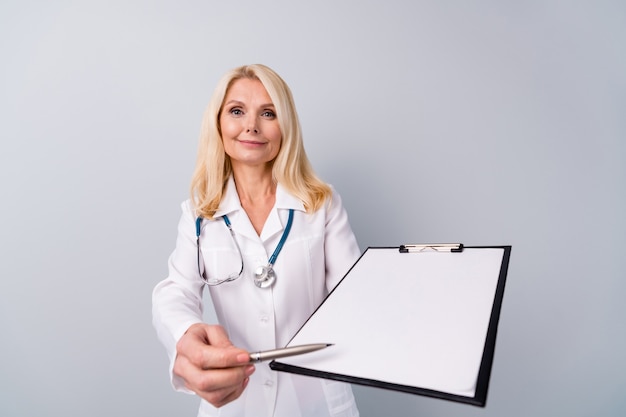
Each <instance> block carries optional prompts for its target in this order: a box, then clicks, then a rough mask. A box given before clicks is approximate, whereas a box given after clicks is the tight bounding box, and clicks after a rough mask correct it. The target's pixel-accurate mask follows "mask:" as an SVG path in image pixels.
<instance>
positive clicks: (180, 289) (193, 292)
mask: <svg viewBox="0 0 626 417" xmlns="http://www.w3.org/2000/svg"><path fill="white" fill-rule="evenodd" d="M181 207H182V211H183V213H182V216H181V218H180V221H179V223H178V237H177V239H176V248H175V249H174V252H173V253H172V254H171V255H170V257H169V260H168V270H169V273H168V277H167V278H166V279H164V280H163V281H161V282H159V283H158V284H157V285H156V287H155V288H154V291H153V292H152V324H153V325H154V328H155V329H156V333H157V336H158V338H159V340H160V341H161V343H162V344H163V345H164V346H165V350H166V351H167V355H168V357H169V360H170V367H169V370H170V377H171V381H172V386H173V387H174V389H175V390H177V391H183V392H188V393H191V391H189V390H187V389H186V388H185V387H184V382H183V381H182V380H181V379H180V378H178V377H176V376H175V375H174V374H173V372H172V368H173V366H174V360H175V359H176V343H177V342H178V340H179V339H180V338H181V336H182V335H183V334H184V333H185V332H186V331H187V329H188V328H189V327H190V326H191V325H192V324H194V323H199V322H202V311H203V307H202V289H203V281H202V280H201V279H200V276H199V274H198V266H197V248H196V235H195V218H194V216H193V214H192V210H191V206H190V203H189V201H186V202H185V203H183V204H182V206H181Z"/></svg>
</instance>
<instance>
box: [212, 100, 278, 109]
mask: <svg viewBox="0 0 626 417" xmlns="http://www.w3.org/2000/svg"><path fill="white" fill-rule="evenodd" d="M231 104H236V105H240V106H243V105H244V103H243V102H242V101H239V100H229V101H227V102H226V103H224V106H229V105H231ZM259 107H261V108H267V107H272V108H274V107H275V106H274V103H266V104H262V105H260V106H259Z"/></svg>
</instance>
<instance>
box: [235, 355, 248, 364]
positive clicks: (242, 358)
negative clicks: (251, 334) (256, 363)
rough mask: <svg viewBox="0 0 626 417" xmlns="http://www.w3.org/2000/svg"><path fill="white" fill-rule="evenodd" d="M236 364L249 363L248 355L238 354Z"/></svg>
mask: <svg viewBox="0 0 626 417" xmlns="http://www.w3.org/2000/svg"><path fill="white" fill-rule="evenodd" d="M237 362H239V363H247V362H250V355H248V354H247V353H240V354H239V355H237Z"/></svg>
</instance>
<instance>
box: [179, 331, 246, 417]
mask: <svg viewBox="0 0 626 417" xmlns="http://www.w3.org/2000/svg"><path fill="white" fill-rule="evenodd" d="M176 352H177V355H176V359H175V361H174V374H175V375H177V376H179V377H181V378H182V379H183V380H184V381H185V386H186V387H187V388H189V389H190V390H192V391H193V392H195V393H196V394H198V395H199V396H200V397H202V398H204V399H205V400H206V401H208V402H209V403H211V404H213V406H215V407H221V406H223V405H226V404H228V403H229V402H231V401H233V400H236V399H237V398H239V396H240V395H241V393H242V392H243V390H244V389H245V388H246V386H247V385H248V381H249V377H250V375H252V373H253V372H254V365H250V363H249V362H250V355H249V353H248V352H247V351H245V350H243V349H239V348H237V347H235V346H233V344H232V343H231V342H230V340H229V339H228V335H227V334H226V331H225V330H224V328H223V327H222V326H217V325H208V324H204V323H196V324H194V325H192V326H190V327H189V329H187V331H186V332H185V334H184V335H183V336H182V337H181V338H180V340H179V341H178V343H177V344H176Z"/></svg>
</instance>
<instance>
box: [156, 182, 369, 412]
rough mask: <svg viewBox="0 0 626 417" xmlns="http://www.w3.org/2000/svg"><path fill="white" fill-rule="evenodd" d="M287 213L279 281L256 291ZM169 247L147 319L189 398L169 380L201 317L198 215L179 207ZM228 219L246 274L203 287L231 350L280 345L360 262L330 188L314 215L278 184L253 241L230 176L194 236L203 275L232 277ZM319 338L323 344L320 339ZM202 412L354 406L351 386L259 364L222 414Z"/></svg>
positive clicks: (234, 264) (234, 258)
mask: <svg viewBox="0 0 626 417" xmlns="http://www.w3.org/2000/svg"><path fill="white" fill-rule="evenodd" d="M288 209H294V210H295V213H294V219H293V225H292V228H291V232H290V233H289V236H288V238H287V240H286V242H285V244H284V246H283V248H282V250H281V252H280V254H279V256H278V258H277V260H276V263H275V265H274V270H275V271H276V277H277V278H276V282H275V284H274V285H273V286H272V287H271V288H268V289H260V288H257V287H256V286H255V285H254V283H253V278H252V271H253V270H254V269H255V268H256V267H257V266H260V265H266V264H267V262H268V259H269V257H270V256H271V254H272V253H273V252H274V249H275V248H276V245H277V244H278V241H279V240H280V238H281V235H282V232H283V230H284V226H285V225H286V223H287V217H288ZM182 211H183V213H182V216H181V219H180V222H179V225H178V238H177V242H176V249H175V250H174V252H173V253H172V255H171V256H170V258H169V263H168V265H169V276H168V277H167V279H165V280H163V281H161V282H160V283H159V284H158V285H157V286H156V287H155V289H154V292H153V322H154V326H155V328H156V331H157V334H158V336H159V339H160V340H161V342H162V343H163V344H164V345H165V348H166V350H167V353H168V356H169V359H170V374H171V378H172V384H173V386H174V388H175V389H176V390H178V391H183V392H190V391H188V390H187V389H186V388H185V387H184V383H183V382H182V380H180V379H179V378H178V377H176V376H175V375H173V373H172V366H173V362H174V359H175V355H176V342H177V341H178V340H179V338H180V337H181V336H182V335H183V333H184V332H185V331H186V330H187V329H188V328H189V326H191V325H192V324H194V323H198V322H201V321H202V310H203V306H202V290H203V281H202V280H201V279H200V277H199V274H198V266H197V252H196V236H195V215H194V213H193V211H192V208H191V205H190V202H189V201H186V202H184V203H183V204H182ZM224 214H227V215H228V218H229V219H230V221H231V223H232V227H233V230H234V232H235V236H236V239H237V242H238V243H239V246H240V247H241V251H242V253H243V259H244V272H243V275H242V276H241V277H240V278H239V279H237V280H236V281H233V282H227V283H224V284H221V285H219V286H212V287H207V288H209V291H210V295H211V299H212V301H213V305H214V307H215V311H216V314H217V318H218V320H219V324H221V325H222V326H224V328H225V329H226V331H227V333H228V335H229V337H230V340H231V341H232V342H233V344H234V345H235V346H238V347H241V348H243V349H246V350H249V351H258V350H265V349H273V348H276V347H282V346H284V345H285V344H286V343H287V342H288V341H289V339H290V338H291V337H292V336H293V335H294V334H295V333H296V332H297V330H298V329H299V328H300V326H301V325H302V324H303V323H304V322H305V320H306V319H307V318H308V317H309V316H310V314H311V313H312V312H313V311H314V310H315V308H316V307H317V306H318V305H319V304H320V303H321V302H322V300H323V299H324V297H325V296H326V295H327V294H328V292H329V290H330V289H332V288H333V287H334V286H335V285H336V284H337V283H338V282H339V281H340V279H341V278H342V277H343V276H344V274H345V273H346V272H347V271H348V269H349V268H350V267H351V266H352V265H353V263H354V262H355V261H356V260H357V258H358V256H359V254H360V251H359V248H358V245H357V242H356V239H355V237H354V234H353V233H352V230H351V228H350V225H349V223H348V217H347V214H346V211H345V210H344V208H343V206H342V204H341V199H340V197H339V195H338V194H337V193H336V192H335V191H334V190H333V197H332V201H328V202H327V203H326V204H325V205H324V206H323V207H322V208H321V209H319V210H318V211H317V212H315V213H311V214H307V213H306V212H305V211H304V206H303V204H302V202H301V201H300V200H298V199H297V198H295V197H294V196H292V195H290V194H289V193H288V192H287V191H286V190H285V189H284V188H282V187H281V186H280V184H279V185H278V187H277V190H276V204H275V206H274V208H273V209H272V211H271V212H270V214H269V216H268V218H267V220H266V222H265V225H264V227H263V230H262V232H261V236H259V235H258V234H257V233H256V232H255V230H254V228H253V227H252V224H251V223H250V220H249V219H248V216H247V215H246V213H245V211H244V210H243V209H242V207H241V203H240V201H239V197H238V195H237V192H236V188H235V184H234V181H233V179H232V178H231V179H230V181H229V183H228V186H227V191H226V194H225V196H224V199H223V201H222V203H221V205H220V208H219V210H218V211H217V213H216V214H215V219H214V220H206V219H205V220H204V221H203V222H202V230H201V237H200V245H201V249H202V257H203V263H204V268H205V269H206V274H207V276H209V277H218V278H224V277H227V276H228V275H229V274H231V273H237V272H238V271H239V268H240V266H241V263H240V259H239V253H238V252H237V248H236V246H235V243H234V242H233V240H232V237H231V235H230V233H229V231H228V229H227V227H226V225H225V224H224V221H223V220H222V218H221V217H220V216H222V215H224ZM320 342H325V341H323V340H322V341H320ZM198 415H199V416H222V417H225V416H255V417H256V416H275V417H308V416H311V417H313V416H314V417H325V416H328V417H339V416H341V417H355V416H358V410H357V408H356V404H355V402H354V396H353V395H352V390H351V388H350V387H349V385H346V384H344V383H340V382H336V381H330V380H323V379H317V378H310V377H304V376H299V375H293V374H289V373H284V372H276V371H272V370H271V369H270V368H269V366H268V365H267V364H266V363H261V364H257V365H256V371H255V373H254V374H252V376H251V377H250V383H249V384H248V386H247V388H246V390H245V391H244V393H243V394H242V395H241V397H240V398H239V399H237V400H235V401H234V402H232V403H230V404H227V405H226V406H224V407H221V408H219V409H217V408H215V407H213V406H212V405H210V404H209V403H207V402H206V401H204V400H203V401H202V402H201V405H200V410H199V414H198Z"/></svg>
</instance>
